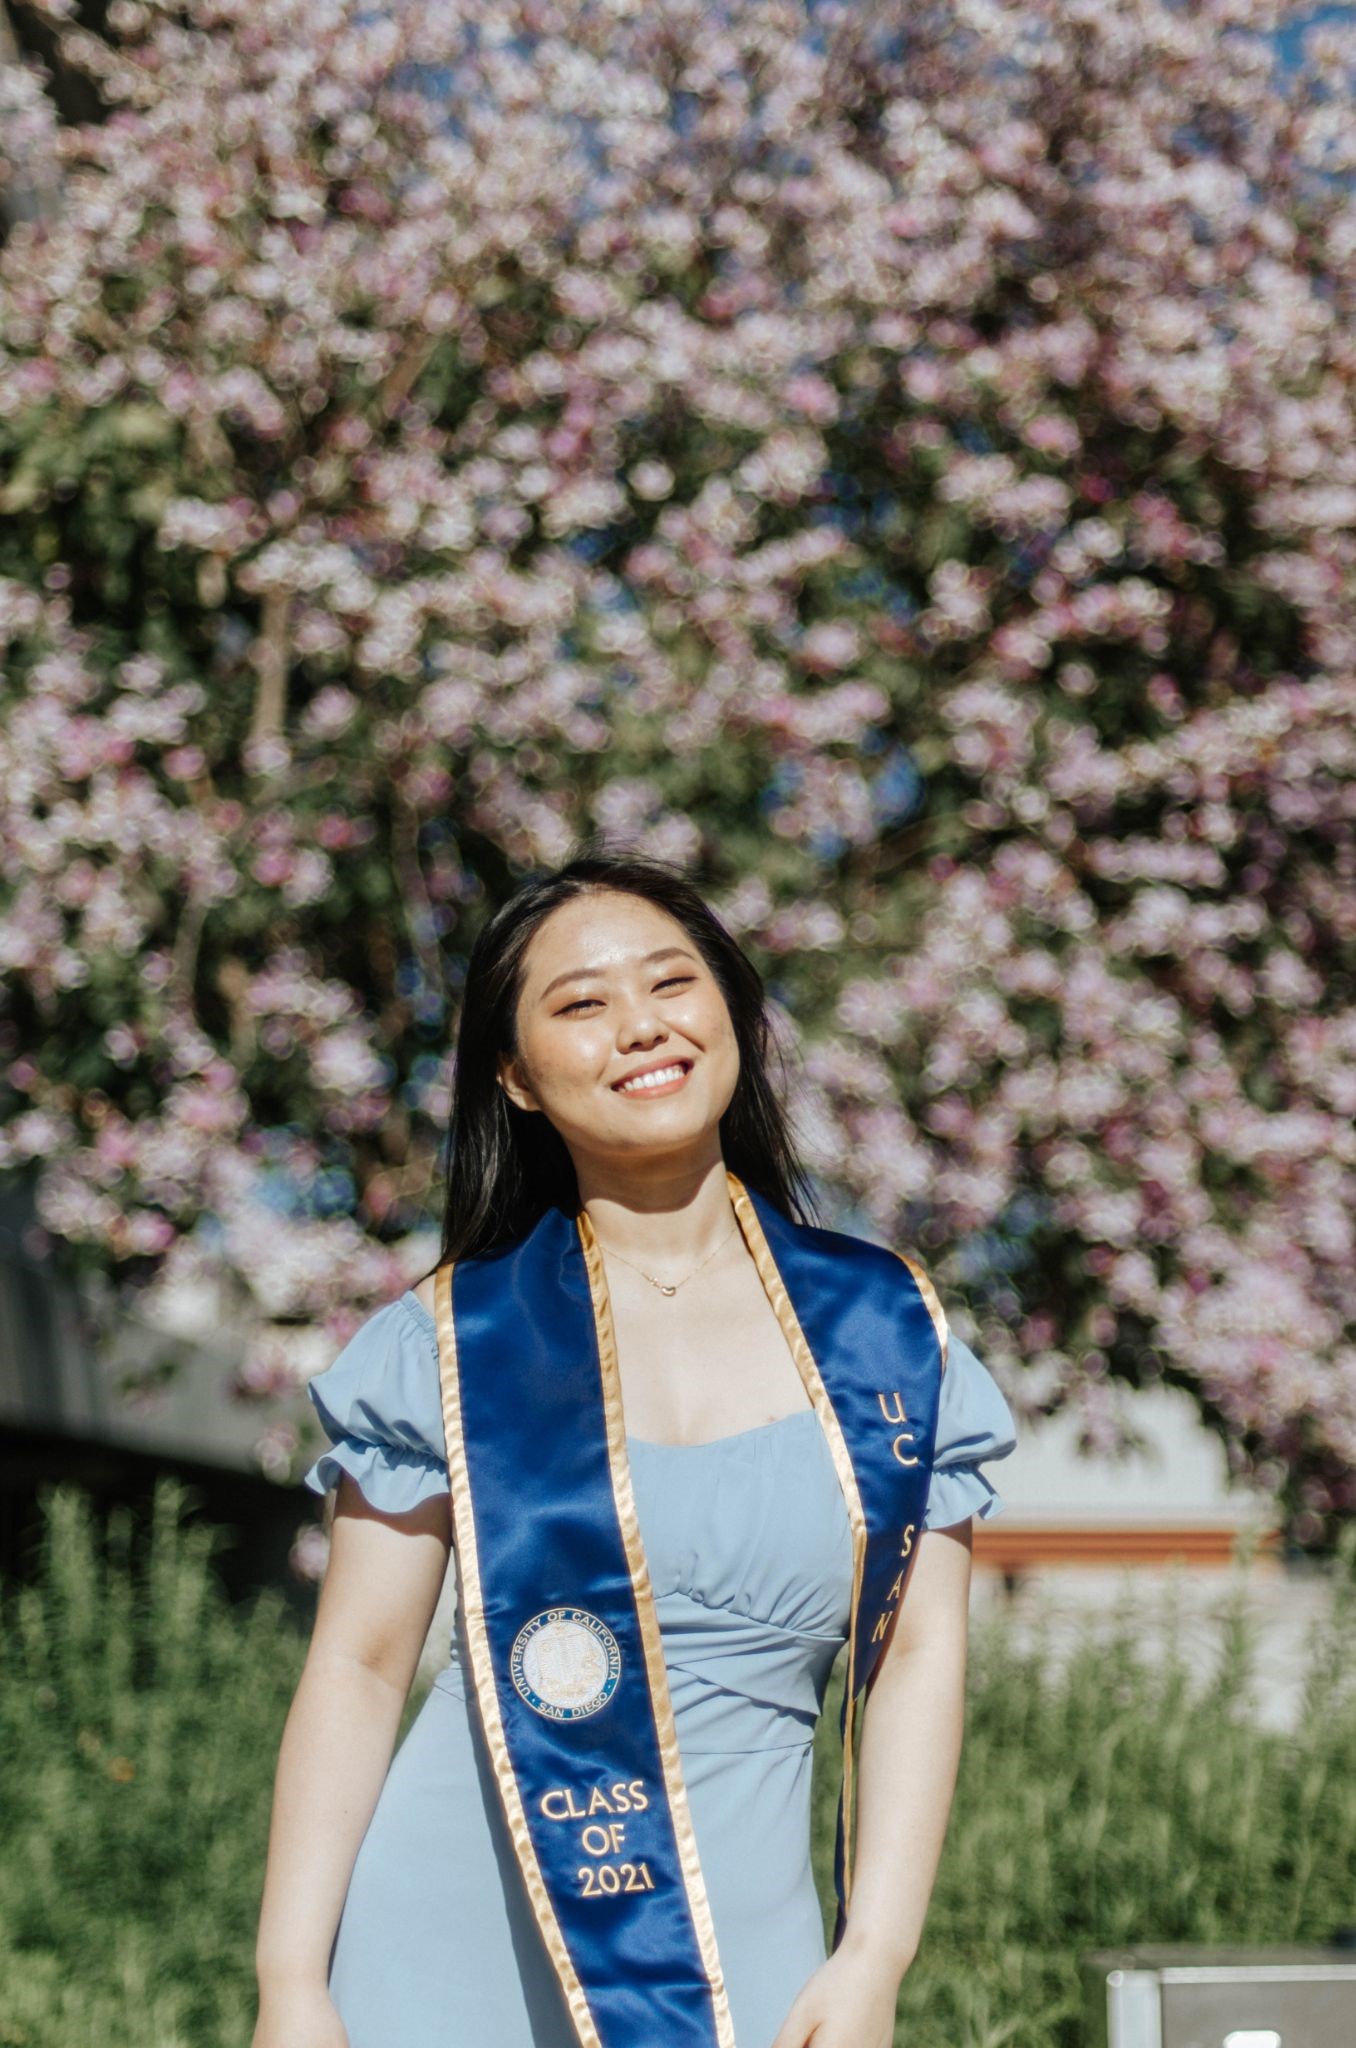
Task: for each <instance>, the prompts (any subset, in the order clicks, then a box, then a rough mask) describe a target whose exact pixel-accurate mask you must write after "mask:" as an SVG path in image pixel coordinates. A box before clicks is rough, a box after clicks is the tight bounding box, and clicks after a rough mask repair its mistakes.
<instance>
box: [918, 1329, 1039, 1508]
mask: <svg viewBox="0 0 1356 2048" xmlns="http://www.w3.org/2000/svg"><path fill="white" fill-rule="evenodd" d="M1016 1447H1017V1429H1016V1425H1015V1423H1014V1422H1013V1419H1012V1411H1011V1409H1010V1408H1009V1407H1008V1404H1007V1402H1006V1401H1005V1400H1004V1398H1003V1395H1002V1394H1001V1393H1000V1391H999V1388H998V1384H997V1382H996V1381H995V1380H994V1379H993V1377H992V1375H991V1374H990V1373H989V1372H988V1370H987V1369H986V1368H985V1367H984V1366H982V1365H981V1364H980V1362H979V1360H978V1359H977V1358H976V1357H975V1354H974V1352H973V1351H972V1350H971V1349H970V1347H969V1345H968V1344H964V1343H962V1341H961V1339H960V1338H959V1337H958V1336H957V1335H956V1333H955V1331H954V1330H952V1331H951V1332H950V1336H949V1342H948V1345H947V1359H946V1371H945V1372H944V1373H943V1374H942V1391H941V1402H940V1406H939V1408H938V1413H937V1446H936V1450H935V1452H934V1455H933V1464H932V1480H931V1484H930V1486H929V1488H928V1504H927V1510H926V1512H925V1514H924V1516H923V1527H924V1528H925V1529H945V1528H946V1527H948V1525H949V1524H950V1523H952V1522H963V1521H964V1520H965V1518H966V1516H967V1515H978V1516H979V1517H980V1518H981V1520H984V1521H987V1520H988V1519H989V1518H990V1517H991V1516H993V1515H996V1514H1000V1513H1001V1512H1002V1507H1003V1500H1002V1496H1001V1495H1000V1494H999V1493H998V1492H997V1491H996V1489H995V1488H994V1487H993V1486H992V1485H991V1484H990V1483H989V1480H988V1479H987V1478H986V1477H985V1475H984V1473H983V1472H982V1471H981V1470H980V1465H981V1464H982V1463H983V1462H984V1461H985V1460H990V1459H994V1458H1006V1457H1007V1455H1008V1453H1009V1452H1010V1451H1013V1450H1015V1449H1016Z"/></svg>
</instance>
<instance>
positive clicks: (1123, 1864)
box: [0, 1480, 1356, 2048]
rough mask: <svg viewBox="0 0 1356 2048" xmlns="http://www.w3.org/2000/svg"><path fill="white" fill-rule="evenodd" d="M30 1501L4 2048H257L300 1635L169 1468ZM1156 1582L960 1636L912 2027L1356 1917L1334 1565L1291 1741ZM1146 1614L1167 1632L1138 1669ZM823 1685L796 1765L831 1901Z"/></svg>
mask: <svg viewBox="0 0 1356 2048" xmlns="http://www.w3.org/2000/svg"><path fill="white" fill-rule="evenodd" d="M44 1513H45V1520H44V1535H43V1542H42V1550H41V1557H40V1560H39V1569H38V1570H37V1572H36V1575H35V1576H34V1578H33V1580H32V1581H31V1583H29V1584H26V1585H24V1586H22V1587H20V1586H0V1813H2V1814H3V1825H4V1853H3V1855H0V2048H247V2044H248V2042H249V2038H250V2033H251V2030H252V2026H253V2016H254V1985H253V1971H252V1954H253V1943H254V1928H255V1920H256V1916H257V1912H258V1902H259V1889H260V1884H261V1881H262V1874H263V1861H264V1848H265V1841H266V1836H267V1827H268V1810H269V1801H270V1795H271V1790H272V1781H273V1772H274V1767H275V1763H276V1758H277V1747H278V1739H279V1736H280V1734H281V1731H282V1722H283V1718H284V1716H285V1714H286V1711H287V1707H288V1703H289V1701H290V1699H291V1697H292V1692H293V1689H294V1687H295V1685H296V1681H297V1677H298V1675H299V1673H300V1669H301V1664H302V1659H303V1656H304V1654H305V1635H304V1632H303V1630H301V1629H300V1628H299V1627H298V1625H297V1623H296V1620H295V1618H294V1616H293V1615H292V1614H291V1613H290V1612H289V1610H288V1608H287V1606H286V1603H285V1602H284V1600H283V1599H282V1597H281V1596H280V1595H278V1594H275V1593H264V1594H262V1595H260V1596H257V1597H256V1598H255V1599H254V1600H253V1601H251V1602H250V1603H248V1604H246V1605H244V1606H235V1607H233V1606H232V1605H231V1603H230V1602H229V1601H228V1599H227V1597H226V1595H225V1593H224V1591H223V1590H222V1588H221V1585H220V1582H219V1580H218V1578H217V1575H216V1572H215V1569H214V1566H213V1562H212V1559H213V1556H214V1554H215V1550H216V1547H217V1544H218V1541H219V1540H220V1538H219V1534H218V1532H217V1531H215V1530H214V1529H211V1528H208V1527H204V1526H202V1525H201V1524H197V1523H194V1522H193V1521H192V1520H191V1518H190V1517H189V1516H188V1514H187V1511H186V1496H185V1493H184V1490H183V1489H182V1488H181V1487H180V1486H178V1484H177V1483H176V1482H174V1481H172V1480H164V1481H162V1482H161V1484H160V1486H159V1488H158V1489H157V1492H156V1496H155V1503H154V1510H153V1513H152V1515H151V1516H150V1518H149V1521H148V1522H147V1523H146V1525H145V1526H142V1525H140V1524H138V1523H137V1522H136V1521H135V1520H134V1519H133V1518H132V1517H131V1516H130V1515H128V1514H127V1513H125V1512H115V1513H113V1514H112V1515H111V1516H110V1517H109V1518H108V1520H107V1522H106V1523H103V1524H96V1521H95V1519H94V1517H93V1516H92V1514H91V1512H90V1508H89V1504H88V1502H87V1499H86V1497H85V1496H84V1495H83V1494H81V1493H80V1492H78V1491H77V1490H75V1489H73V1488H69V1487H62V1488H56V1489H54V1490H52V1491H51V1492H50V1493H49V1494H48V1496H47V1498H46V1501H45V1504H44ZM1140 1598H1141V1601H1142V1602H1143V1601H1144V1600H1145V1598H1146V1596H1144V1595H1141V1596H1140ZM1152 1598H1153V1600H1154V1602H1155V1605H1154V1607H1153V1608H1152V1609H1151V1608H1150V1606H1149V1605H1147V1604H1144V1605H1143V1606H1142V1608H1141V1609H1140V1610H1139V1611H1137V1610H1136V1608H1135V1607H1134V1606H1131V1605H1126V1606H1125V1608H1124V1609H1123V1611H1122V1612H1121V1614H1120V1616H1119V1618H1118V1619H1117V1621H1116V1623H1115V1625H1114V1626H1113V1627H1112V1628H1111V1629H1110V1630H1106V1631H1102V1632H1100V1633H1099V1637H1098V1639H1096V1640H1094V1638H1093V1637H1092V1635H1091V1634H1089V1635H1088V1636H1087V1637H1086V1638H1085V1639H1083V1640H1080V1641H1078V1642H1076V1643H1075V1645H1074V1646H1073V1648H1072V1650H1069V1649H1067V1648H1065V1647H1062V1646H1059V1645H1057V1644H1056V1643H1055V1641H1054V1640H1053V1638H1052V1637H1050V1636H1048V1635H1043V1634H1042V1632H1041V1630H1040V1629H1037V1631H1036V1632H1035V1634H1034V1636H1032V1637H1031V1638H1030V1639H1028V1640H1025V1641H1019V1639H1018V1637H1017V1635H1016V1633H1015V1631H1014V1630H1013V1629H1012V1628H1011V1626H1010V1625H1008V1624H1007V1623H1006V1622H1004V1621H1003V1620H1001V1619H996V1620H986V1621H985V1622H984V1623H983V1624H982V1625H980V1626H979V1627H977V1629H976V1632H975V1640H974V1649H973V1655H972V1663H971V1686H970V1703H969V1709H968V1723H967V1739H966V1747H965V1755H964V1759H963V1763H962V1767H961V1777H960V1783H959V1785H958V1788H957V1794H956V1803H955V1808H954V1811H953V1817H952V1823H951V1829H950V1832H949V1835H948V1839H947V1847H946V1853H945V1856H944V1858H943V1863H942V1869H941V1872H940V1875H939V1878H938V1883H937V1889H936V1892H935V1894H934V1898H933V1903H932V1908H931V1911H930V1914H929V1918H928V1925H927V1930H926V1935H925V1940H924V1946H923V1950H922V1952H921V1954H920V1956H919V1958H918V1961H917V1962H916V1964H915V1965H914V1967H913V1969H912V1970H911V1971H910V1972H909V1974H908V1976H907V1978H906V1979H905V1984H904V1990H903V1994H902V1997H901V2001H900V2031H899V2040H900V2042H901V2043H904V2042H907V2044H908V2048H1076V2044H1077V2043H1079V2041H1080V2028H1079V2024H1078V2019H1077V1958H1078V1954H1079V1952H1080V1950H1082V1949H1084V1948H1087V1947H1091V1946H1096V1945H1101V1944H1104V1943H1114V1942H1119V1941H1129V1940H1150V1939H1157V1940H1187V1939H1190V1940H1204V1941H1215V1940H1223V1939H1230V1940H1241V1941H1281V1940H1289V1939H1308V1938H1316V1939H1318V1938H1323V1937H1324V1936H1326V1935H1327V1934H1329V1933H1330V1932H1331V1930H1332V1928H1333V1927H1334V1926H1335V1925H1336V1924H1337V1923H1339V1922H1341V1921H1344V1920H1345V1921H1352V1920H1356V1659H1353V1656H1352V1651H1353V1648H1354V1647H1356V1623H1354V1621H1353V1599H1352V1593H1351V1569H1350V1559H1349V1558H1348V1562H1347V1565H1346V1566H1345V1567H1344V1568H1343V1569H1339V1570H1337V1571H1335V1572H1334V1574H1333V1578H1332V1597H1331V1601H1330V1606H1329V1611H1328V1614H1327V1617H1326V1619H1325V1621H1324V1624H1323V1626H1322V1627H1321V1629H1320V1630H1319V1632H1318V1633H1317V1635H1316V1637H1315V1640H1314V1643H1313V1653H1312V1662H1311V1668H1310V1674H1309V1685H1308V1692H1307V1696H1306V1699H1305V1703H1304V1708H1303V1712H1302V1714H1301V1717H1300V1721H1299V1725H1298V1727H1297V1728H1296V1730H1295V1731H1294V1732H1293V1733H1290V1734H1281V1733H1277V1732H1274V1731H1270V1730H1266V1729H1263V1728H1260V1727H1259V1726H1258V1725H1257V1724H1256V1722H1255V1721H1254V1720H1253V1719H1251V1718H1250V1715H1249V1690H1250V1685H1251V1679H1252V1674H1253V1672H1254V1671H1255V1668H1256V1660H1257V1655H1258V1651H1257V1645H1256V1642H1255V1640H1254V1637H1253V1633H1252V1629H1251V1624H1250V1620H1249V1616H1248V1612H1247V1607H1246V1602H1245V1601H1244V1599H1243V1597H1242V1596H1241V1595H1236V1596H1234V1607H1233V1610H1232V1614H1231V1618H1230V1622H1229V1626H1228V1628H1227V1629H1226V1634H1225V1650H1224V1653H1223V1655H1222V1656H1221V1657H1217V1658H1216V1659H1215V1660H1214V1661H1213V1663H1207V1661H1206V1660H1204V1659H1203V1658H1202V1657H1201V1655H1200V1653H1199V1648H1198V1645H1197V1644H1196V1643H1195V1642H1194V1641H1193V1639H1192V1638H1191V1636H1190V1633H1189V1631H1184V1630H1181V1629H1177V1630H1174V1628H1173V1627H1172V1626H1171V1617H1169V1624H1170V1625H1169V1626H1168V1627H1167V1629H1166V1631H1165V1630H1164V1628H1163V1626H1162V1615H1161V1600H1162V1598H1163V1594H1162V1593H1161V1592H1160V1593H1158V1594H1155V1595H1154V1596H1152ZM1151 1613H1152V1616H1153V1619H1154V1625H1155V1628H1156V1629H1157V1631H1158V1634H1159V1637H1160V1638H1163V1637H1164V1636H1165V1637H1166V1647H1165V1648H1164V1649H1163V1650H1162V1652H1161V1654H1158V1655H1157V1656H1155V1657H1154V1658H1153V1659H1146V1658H1144V1657H1143V1656H1142V1654H1141V1650H1140V1645H1141V1642H1142V1638H1143V1633H1144V1627H1145V1624H1146V1620H1147V1618H1148V1617H1149V1616H1150V1614H1151ZM838 1682H839V1681H838V1679H837V1678H836V1679H835V1694H834V1696H833V1697H832V1698H831V1700H830V1711H829V1712H828V1713H826V1715H825V1717H824V1720H823V1723H822V1724H821V1730H820V1748H819V1752H818V1757H817V1769H816V1786H815V1798H816V1853H817V1858H818V1867H819V1875H820V1881H821V1886H822V1888H823V1891H824V1896H825V1897H826V1898H827V1897H828V1895H829V1883H830V1862H829V1859H830V1857H831V1853H832V1842H831V1839H830V1835H829V1828H830V1825H831V1822H832V1815H833V1802H834V1799H835V1797H836V1791H837V1785H836V1777H835V1771H836V1758H835V1756H834V1748H835V1738H836V1731H837V1697H836V1686H837V1684H838ZM421 1700H422V1690H421V1691H420V1692H419V1693H417V1694H415V1695H413V1696H412V1697H411V1699H410V1701H409V1703H408V1705H407V1708H406V1714H405V1720H404V1723H403V1725H404V1726H405V1727H408V1725H409V1721H410V1720H411V1719H412V1718H413V1715H414V1713H415V1712H417V1710H418V1707H419V1705H420V1703H421ZM391 2048H400V2044H399V2043H397V2042H393V2043H392V2044H391ZM449 2048H457V2036H456V2025H455V2016H454V2015H452V2016H449ZM749 2048H764V2044H760V2043H754V2044H749Z"/></svg>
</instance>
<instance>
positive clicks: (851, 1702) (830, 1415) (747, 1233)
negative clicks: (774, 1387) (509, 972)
mask: <svg viewBox="0 0 1356 2048" xmlns="http://www.w3.org/2000/svg"><path fill="white" fill-rule="evenodd" d="M725 1178H726V1182H727V1184H728V1186H729V1190H730V1200H731V1201H732V1202H733V1204H734V1212H735V1215H736V1216H737V1217H738V1219H739V1227H740V1229H741V1230H742V1231H743V1233H744V1242H745V1244H746V1245H747V1246H748V1248H749V1252H750V1254H751V1255H752V1258H753V1263H754V1265H755V1266H756V1267H757V1268H758V1277H759V1279H760V1280H761V1281H762V1283H763V1289H764V1292H765V1293H766V1295H767V1298H768V1300H769V1301H770V1302H771V1304H772V1310H773V1314H774V1315H775V1316H776V1318H777V1321H778V1322H779V1323H780V1324H781V1326H782V1335H783V1336H784V1337H785V1338H786V1341H787V1343H788V1345H789V1346H790V1348H791V1356H792V1357H793V1358H794V1359H795V1361H796V1370H797V1371H798V1372H799V1374H800V1376H801V1379H802V1380H803V1381H804V1382H805V1389H806V1392H807V1393H808V1394H809V1396H810V1400H811V1402H812V1404H813V1406H814V1411H815V1413H816V1415H817V1416H818V1417H819V1422H820V1427H821V1428H822V1429H823V1431H824V1434H825V1436H826V1437H827V1438H828V1440H829V1450H830V1453H831V1454H832V1457H833V1464H834V1470H835V1471H836V1472H837V1474H838V1484H839V1486H840V1487H841V1489H842V1493H843V1500H844V1503H845V1504H846V1507H847V1511H848V1520H849V1522H850V1523H851V1525H852V1604H851V1608H850V1610H849V1614H848V1668H847V1709H846V1719H845V1721H844V1724H843V1907H844V1910H845V1911H846V1909H847V1904H848V1901H849V1899H850V1898H851V1896H852V1733H853V1717H854V1715H855V1713H856V1704H857V1703H856V1687H855V1686H854V1684H853V1679H854V1677H855V1671H856V1651H857V1610H858V1608H859V1606H860V1604H861V1597H862V1574H863V1572H864V1571H865V1569H866V1510H865V1509H864V1508H863V1506H862V1496H861V1492H860V1490H859V1488H858V1485H857V1474H856V1472H855V1471H854V1469H853V1464H852V1457H851V1453H850V1452H849V1450H848V1447H847V1439H846V1437H845V1436H844V1435H843V1428H842V1424H841V1423H840V1422H839V1420H838V1417H837V1415H836V1413H835V1412H834V1406H833V1403H832V1401H831V1400H830V1399H829V1394H828V1389H827V1387H826V1386H825V1385H824V1381H823V1379H822V1377H821V1375H820V1371H819V1367H818V1366H817V1365H816V1363H815V1358H814V1353H813V1352H812V1351H811V1349H810V1347H809V1345H808V1343H807V1342H806V1340H805V1332H804V1331H803V1330H802V1329H801V1326H800V1318H799V1317H798V1316H797V1314H796V1311H795V1309H794V1308H793V1307H792V1306H791V1297H790V1295H789V1294H788V1293H787V1291H786V1287H785V1285H784V1283H783V1281H782V1276H781V1274H780V1273H779V1272H778V1271H777V1262H776V1260H775V1259H774V1258H773V1256H772V1250H771V1247H770V1246H769V1244H768V1241H767V1238H766V1236H765V1235H764V1232H763V1226H762V1224H761V1223H760V1222H759V1221H758V1211H757V1210H756V1209H755V1208H754V1206H753V1203H752V1202H751V1201H750V1200H749V1197H748V1194H747V1191H746V1190H745V1187H744V1183H743V1181H741V1180H740V1178H739V1176H738V1175H737V1174H735V1173H732V1172H731V1171H730V1169H729V1168H728V1167H727V1168H726V1169H725Z"/></svg>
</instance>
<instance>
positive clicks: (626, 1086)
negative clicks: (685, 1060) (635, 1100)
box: [617, 1067, 687, 1095]
mask: <svg viewBox="0 0 1356 2048" xmlns="http://www.w3.org/2000/svg"><path fill="white" fill-rule="evenodd" d="M686 1071H687V1069H686V1068H685V1067H659V1068H658V1069H656V1071H655V1072H654V1073H653V1074H639V1075H637V1077H636V1079H635V1080H634V1081H623V1082H622V1083H621V1085H620V1087H619V1088H618V1090H617V1093H618V1094H619V1095H638V1094H639V1093H640V1091H641V1089H642V1088H659V1087H662V1085H663V1084H664V1082H665V1081H676V1080H678V1079H679V1077H680V1076H681V1075H682V1074H684V1073H686Z"/></svg>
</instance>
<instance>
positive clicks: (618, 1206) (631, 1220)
mask: <svg viewBox="0 0 1356 2048" xmlns="http://www.w3.org/2000/svg"><path fill="white" fill-rule="evenodd" d="M579 1191H580V1197H581V1199H582V1201H583V1205H584V1207H585V1209H586V1210H587V1211H588V1216H589V1221H590V1223H592V1225H593V1228H594V1231H595V1232H596V1234H597V1236H598V1239H599V1242H600V1243H601V1244H602V1245H603V1247H604V1249H605V1250H609V1251H615V1252H617V1253H618V1254H619V1255H620V1256H621V1257H622V1258H623V1259H635V1260H636V1261H638V1262H640V1263H643V1262H644V1261H645V1260H646V1259H647V1258H649V1259H653V1260H655V1261H661V1260H662V1261H664V1262H665V1263H666V1264H668V1265H679V1266H681V1265H682V1264H683V1262H684V1261H685V1260H687V1261H691V1262H693V1263H695V1262H696V1260H698V1259H700V1258H701V1257H703V1255H704V1254H705V1253H707V1252H709V1251H710V1250H711V1249H712V1247H713V1246H714V1245H716V1244H718V1243H719V1242H720V1240H721V1239H722V1238H723V1237H725V1236H726V1235H727V1234H728V1232H729V1229H730V1225H731V1224H732V1222H733V1221H734V1214H733V1208H732V1204H731V1201H730V1190H729V1185H728V1182H727V1180H726V1172H725V1162H724V1160H723V1159H722V1158H720V1157H719V1155H717V1157H716V1158H715V1159H713V1160H709V1161H707V1162H705V1163H704V1164H701V1165H696V1166H680V1167H675V1168H673V1169H672V1170H670V1171H666V1170H665V1169H664V1168H662V1167H661V1168H658V1169H657V1170H656V1171H655V1172H654V1173H653V1174H649V1175H637V1174H635V1173H630V1172H627V1173H613V1172H609V1171H607V1170H606V1169H603V1170H602V1171H599V1170H598V1169H597V1168H587V1167H586V1168H584V1169H583V1170H582V1171H580V1172H579Z"/></svg>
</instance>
